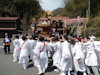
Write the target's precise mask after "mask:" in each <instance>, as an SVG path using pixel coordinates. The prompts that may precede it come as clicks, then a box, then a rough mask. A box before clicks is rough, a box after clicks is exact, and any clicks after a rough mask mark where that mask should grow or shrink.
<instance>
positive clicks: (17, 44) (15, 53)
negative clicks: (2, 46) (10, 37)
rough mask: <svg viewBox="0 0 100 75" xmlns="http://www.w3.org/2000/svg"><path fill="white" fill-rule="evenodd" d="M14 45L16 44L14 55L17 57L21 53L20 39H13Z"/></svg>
mask: <svg viewBox="0 0 100 75" xmlns="http://www.w3.org/2000/svg"><path fill="white" fill-rule="evenodd" d="M13 45H14V47H15V48H14V52H13V56H14V57H17V56H19V55H20V51H19V46H20V45H19V40H18V39H15V40H14V41H13Z"/></svg>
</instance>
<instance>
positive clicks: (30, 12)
mask: <svg viewBox="0 0 100 75" xmlns="http://www.w3.org/2000/svg"><path fill="white" fill-rule="evenodd" d="M40 14H42V9H41V6H40V4H39V1H38V0H1V1H0V16H1V17H6V16H8V17H20V18H21V19H23V20H25V21H26V23H27V25H28V24H30V19H32V18H33V17H34V16H37V15H40ZM36 18H39V16H38V17H36Z"/></svg>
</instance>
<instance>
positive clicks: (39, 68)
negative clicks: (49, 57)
mask: <svg viewBox="0 0 100 75" xmlns="http://www.w3.org/2000/svg"><path fill="white" fill-rule="evenodd" d="M37 68H38V70H39V73H38V74H41V73H42V69H41V67H40V65H38V66H37Z"/></svg>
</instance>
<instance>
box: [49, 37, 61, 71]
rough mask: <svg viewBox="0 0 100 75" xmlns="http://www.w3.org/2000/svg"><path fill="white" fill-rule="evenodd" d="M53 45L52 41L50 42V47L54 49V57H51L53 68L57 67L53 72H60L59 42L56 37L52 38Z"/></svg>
mask: <svg viewBox="0 0 100 75" xmlns="http://www.w3.org/2000/svg"><path fill="white" fill-rule="evenodd" d="M54 41H55V43H52V42H53V39H52V38H51V40H50V46H51V47H53V48H54V55H53V58H52V59H53V66H55V67H57V69H54V71H57V72H59V70H60V61H61V47H62V45H61V42H60V41H59V38H58V36H56V37H55V38H54Z"/></svg>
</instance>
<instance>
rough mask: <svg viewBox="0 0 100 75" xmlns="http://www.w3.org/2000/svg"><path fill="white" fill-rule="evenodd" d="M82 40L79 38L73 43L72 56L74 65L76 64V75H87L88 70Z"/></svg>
mask: <svg viewBox="0 0 100 75" xmlns="http://www.w3.org/2000/svg"><path fill="white" fill-rule="evenodd" d="M80 41H81V38H80V37H77V38H76V39H75V41H74V40H72V41H71V43H72V45H73V48H72V55H73V63H74V71H75V72H74V73H73V74H74V75H77V72H78V71H79V72H82V73H83V75H87V74H86V72H85V71H86V68H85V63H84V53H83V51H82V45H81V42H80Z"/></svg>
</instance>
